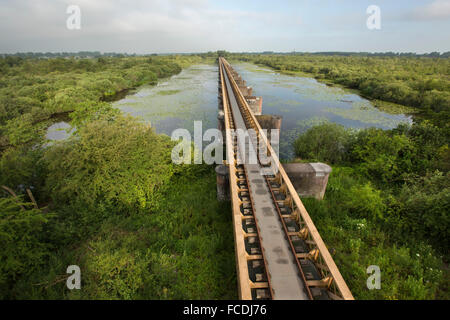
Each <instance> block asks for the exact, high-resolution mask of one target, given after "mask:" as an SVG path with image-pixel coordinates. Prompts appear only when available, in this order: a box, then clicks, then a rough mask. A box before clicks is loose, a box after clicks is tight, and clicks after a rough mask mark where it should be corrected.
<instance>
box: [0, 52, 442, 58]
mask: <svg viewBox="0 0 450 320" xmlns="http://www.w3.org/2000/svg"><path fill="white" fill-rule="evenodd" d="M218 52H222V53H227V52H226V51H223V50H222V51H218ZM242 53H243V54H279V55H305V54H307V55H321V56H368V57H418V58H419V57H427V58H449V57H450V51H447V52H442V53H441V52H436V51H435V52H430V53H422V54H418V53H415V52H340V51H330V52H295V51H293V52H273V51H264V52H242ZM174 54H179V55H191V54H193V53H174ZM157 55H158V54H157V53H146V54H136V53H119V52H100V51H79V52H17V53H0V57H3V58H6V57H8V56H13V57H20V58H24V59H27V58H64V57H79V58H99V57H118V58H121V57H137V56H157ZM159 55H170V53H160V54H159ZM197 55H200V56H205V55H206V56H213V55H214V56H215V55H217V52H211V51H210V52H208V53H206V54H205V53H203V54H197Z"/></svg>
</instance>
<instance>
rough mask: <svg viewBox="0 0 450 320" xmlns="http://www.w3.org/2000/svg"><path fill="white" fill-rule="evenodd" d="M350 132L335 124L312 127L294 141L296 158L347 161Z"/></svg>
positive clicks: (332, 161)
mask: <svg viewBox="0 0 450 320" xmlns="http://www.w3.org/2000/svg"><path fill="white" fill-rule="evenodd" d="M351 137H352V132H351V131H350V130H348V129H345V128H344V126H341V125H338V124H336V123H324V124H321V125H318V126H314V127H312V128H311V129H309V130H308V131H307V132H306V133H305V134H303V135H301V136H299V137H298V138H297V140H296V141H295V144H294V148H295V152H296V154H297V155H298V156H300V157H302V158H306V159H311V160H321V161H327V162H330V163H339V162H342V161H345V160H347V158H348V152H349V147H350V144H351Z"/></svg>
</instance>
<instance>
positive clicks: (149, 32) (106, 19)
mask: <svg viewBox="0 0 450 320" xmlns="http://www.w3.org/2000/svg"><path fill="white" fill-rule="evenodd" d="M69 5H78V6H80V9H81V30H77V31H74V30H67V28H66V19H67V17H68V15H67V13H66V8H67V7H68V6H69ZM230 8H231V9H222V8H220V9H219V8H217V6H214V5H212V4H211V2H210V1H208V0H95V1H92V0H33V1H29V0H7V1H6V0H5V1H0V30H1V31H2V32H1V34H0V48H1V49H2V51H3V50H7V51H13V50H14V51H17V50H27V49H24V48H29V47H31V46H32V45H35V46H36V44H37V46H36V47H34V48H33V47H31V48H32V49H31V50H45V49H43V48H44V47H48V45H49V44H51V48H49V49H48V50H57V51H62V50H78V49H79V50H90V49H92V50H94V49H95V50H101V51H104V50H111V49H112V50H117V51H131V52H139V53H141V52H167V51H173V50H175V51H179V52H186V51H201V50H206V49H217V48H225V47H227V48H233V49H236V50H239V49H240V47H241V46H243V45H245V47H247V48H248V47H249V46H251V43H252V42H251V39H252V36H254V35H256V34H259V33H260V32H261V30H263V29H265V30H266V32H265V35H269V36H270V34H272V36H275V35H274V34H275V33H276V32H279V31H280V29H281V30H283V29H284V28H287V27H289V26H291V25H292V23H293V22H292V21H295V24H297V25H298V18H297V19H296V20H294V19H292V17H290V15H289V13H287V14H281V13H276V14H275V13H270V12H255V11H251V10H248V11H246V10H241V9H239V7H238V6H237V7H236V9H234V8H233V7H232V6H230ZM93 45H94V46H93ZM130 46H131V47H130ZM105 48H110V49H105ZM113 48H116V49H113ZM176 48H178V49H176Z"/></svg>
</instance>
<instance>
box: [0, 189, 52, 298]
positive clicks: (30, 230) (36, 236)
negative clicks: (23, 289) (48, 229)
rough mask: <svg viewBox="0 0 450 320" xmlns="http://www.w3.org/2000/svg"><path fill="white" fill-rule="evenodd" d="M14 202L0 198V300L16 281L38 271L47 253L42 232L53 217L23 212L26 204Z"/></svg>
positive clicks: (40, 212)
mask: <svg viewBox="0 0 450 320" xmlns="http://www.w3.org/2000/svg"><path fill="white" fill-rule="evenodd" d="M17 201H18V199H13V198H11V197H9V198H0V261H1V264H0V298H7V297H8V295H9V290H8V289H9V287H10V286H11V285H12V284H13V283H14V281H15V280H17V278H18V277H20V276H26V275H29V274H31V273H32V272H33V271H36V270H37V269H38V268H39V267H42V265H43V264H44V262H45V259H46V257H48V255H49V253H50V246H49V245H48V244H46V243H45V242H44V241H43V239H42V238H43V237H42V230H43V228H44V225H45V224H46V223H48V222H49V219H50V218H52V217H53V215H52V214H49V213H43V212H42V211H41V210H38V209H26V208H25V207H29V206H30V204H26V203H18V202H17ZM21 206H23V207H24V209H21Z"/></svg>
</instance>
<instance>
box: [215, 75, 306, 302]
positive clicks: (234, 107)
mask: <svg viewBox="0 0 450 320" xmlns="http://www.w3.org/2000/svg"><path fill="white" fill-rule="evenodd" d="M224 75H225V77H224V78H225V84H226V89H227V93H228V98H229V103H230V109H231V112H232V115H233V118H234V124H235V130H238V129H242V130H246V129H247V127H246V125H245V121H244V119H243V117H242V114H241V111H240V109H239V105H238V101H237V99H236V97H235V94H234V92H233V88H232V86H231V83H230V79H229V78H228V74H227V72H224ZM249 143H251V144H252V145H253V148H254V150H258V148H257V140H256V137H255V136H250V139H247V141H246V144H245V145H243V144H241V143H238V144H237V152H238V153H239V154H240V156H241V159H248V150H249V145H248V144H249ZM245 157H247V158H245ZM244 167H245V170H246V174H247V180H248V184H249V192H250V194H251V198H252V199H253V212H254V216H255V219H256V222H257V226H258V232H259V238H260V246H261V249H262V250H263V254H264V257H265V263H266V268H267V272H268V277H269V281H270V286H271V289H272V292H273V297H272V298H273V299H282V300H289V299H295V300H307V299H309V298H308V295H307V294H306V290H305V285H304V283H303V282H302V280H301V277H300V275H299V270H298V267H297V265H296V261H295V259H296V258H295V257H294V256H293V254H292V252H291V249H290V246H289V242H288V241H287V239H286V234H285V233H284V231H283V226H282V224H281V221H280V218H279V216H278V212H277V211H276V208H275V205H274V203H273V198H272V194H271V192H270V190H269V188H268V185H267V183H266V180H265V178H264V176H263V175H261V173H260V172H261V166H260V164H245V165H244Z"/></svg>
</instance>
